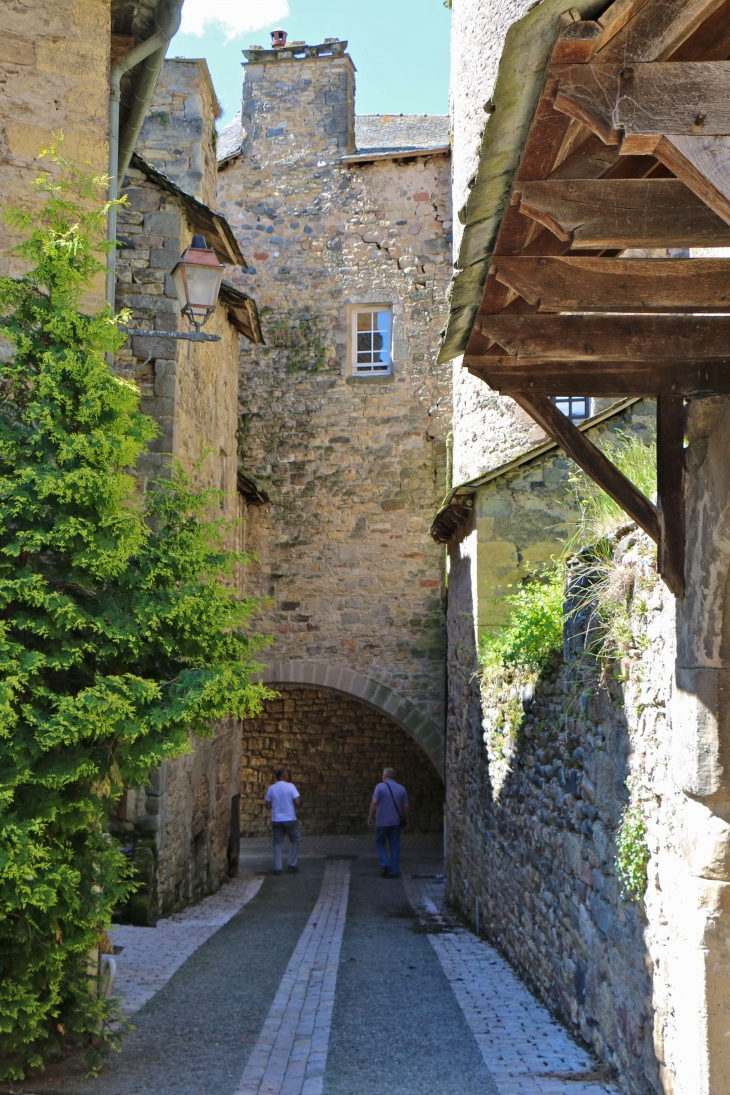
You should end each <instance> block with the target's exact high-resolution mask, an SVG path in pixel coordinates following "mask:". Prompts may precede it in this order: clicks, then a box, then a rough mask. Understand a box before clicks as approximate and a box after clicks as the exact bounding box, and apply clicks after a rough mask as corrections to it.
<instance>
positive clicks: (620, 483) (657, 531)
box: [514, 392, 661, 543]
mask: <svg viewBox="0 0 730 1095" xmlns="http://www.w3.org/2000/svg"><path fill="white" fill-rule="evenodd" d="M514 399H515V402H516V403H519V405H520V406H521V407H522V408H523V409H524V410H526V411H527V413H528V414H529V415H530V416H531V417H532V418H534V420H535V421H536V422H537V423H538V424H539V425H540V426H542V428H543V429H544V430H545V433H546V434H548V436H549V437H552V439H553V440H554V441H555V442H556V443H557V444H558V445H560V447H561V449H563V450H564V451H565V452H566V453H567V454H568V456H569V457H570V458H571V459H572V460H574V461H575V462H576V464H577V465H578V467H579V468H582V469H583V471H584V472H585V473H586V475H589V476H590V478H591V479H594V480H595V481H596V482H597V483H600V485H601V487H602V488H603V489H604V490H605V492H606V494H608V495H610V496H611V498H613V500H614V501H615V502H618V504H619V506H621V507H622V508H623V509H625V510H626V512H627V513H628V514H629V515H630V516H631V517H632V518H633V519H634V521H636V523H637V525H640V526H641V528H643V529H644V532H647V533H648V534H649V536H651V538H652V539H653V540H655V541H656V542H657V543H659V542H660V540H661V518H660V516H659V510H658V509H657V507H656V506H655V505H654V504H653V502H650V501H649V499H648V498H646V497H645V496H644V495H643V494H642V493H641V491H640V490H637V488H636V487H635V486H634V484H633V483H632V482H631V480H630V479H627V478H626V476H625V475H624V474H623V472H620V471H619V470H618V468H617V467H616V465H615V464H612V463H611V461H610V460H609V459H608V458H607V457H606V456H604V455H603V453H602V452H601V451H600V449H597V448H596V446H595V445H593V444H592V443H591V442H590V441H589V440H588V438H587V437H586V436H585V434H584V433H581V431H580V430H579V429H578V427H577V426H575V425H574V424H573V423H572V422H571V421H570V419H569V418H566V416H565V415H564V414H563V413H562V411H559V410H558V408H557V407H556V406H555V404H554V403H553V402H552V400H550V399H548V397H547V396H544V395H532V394H527V393H525V392H521V393H520V394H519V395H515V397H514Z"/></svg>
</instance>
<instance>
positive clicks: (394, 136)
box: [355, 114, 451, 153]
mask: <svg viewBox="0 0 730 1095" xmlns="http://www.w3.org/2000/svg"><path fill="white" fill-rule="evenodd" d="M450 136H451V134H450V119H449V116H448V114H357V115H356V116H355V144H356V145H357V151H358V153H363V152H393V151H395V150H396V149H404V150H405V149H420V148H446V147H447V146H448V145H449V144H450Z"/></svg>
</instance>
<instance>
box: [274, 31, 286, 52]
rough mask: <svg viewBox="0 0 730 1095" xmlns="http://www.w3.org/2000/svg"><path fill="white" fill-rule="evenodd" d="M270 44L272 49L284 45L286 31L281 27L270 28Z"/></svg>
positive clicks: (280, 47)
mask: <svg viewBox="0 0 730 1095" xmlns="http://www.w3.org/2000/svg"><path fill="white" fill-rule="evenodd" d="M271 45H272V46H273V48H274V49H282V48H283V47H284V46H285V45H286V31H285V30H281V28H279V29H277V30H272V32H271Z"/></svg>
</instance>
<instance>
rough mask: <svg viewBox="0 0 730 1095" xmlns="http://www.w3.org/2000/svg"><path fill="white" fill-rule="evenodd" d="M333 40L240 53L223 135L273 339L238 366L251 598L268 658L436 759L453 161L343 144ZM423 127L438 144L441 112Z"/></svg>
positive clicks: (229, 206) (230, 184)
mask: <svg viewBox="0 0 730 1095" xmlns="http://www.w3.org/2000/svg"><path fill="white" fill-rule="evenodd" d="M345 46H346V43H343V42H338V41H336V40H331V41H330V40H328V41H327V42H326V43H324V44H323V45H321V46H319V47H306V48H305V47H304V44H303V43H300V44H298V46H296V47H295V48H293V49H286V50H282V51H278V52H274V51H270V50H260V49H254V48H252V49H251V50H248V51H246V57H247V62H246V64H245V65H244V70H245V78H244V85H243V112H242V116H241V119H240V122H239V121H236V122H235V123H233V128H234V130H235V132H234V131H232V130H230V129H227V130H224V131H223V133H222V134H221V147H222V148H223V149H225V159H224V162H223V163H222V164H221V172H220V176H219V188H218V201H219V208H220V210H221V212H223V213H224V214H225V215H226V216H227V218H228V220H229V222H230V223H231V225H232V227H233V229H234V231H235V232H236V234H237V237H238V240H239V242H240V244H241V247H242V249H243V250H244V252H245V254H246V255H247V256H251V257H252V265H251V268H250V269H249V270H248V271H247V272H246V273H243V274H241V275H240V276H239V277H238V283H239V285H240V286H241V287H242V288H244V289H245V291H246V292H248V293H250V294H251V295H252V296H254V297H255V298H256V300H257V301H258V303H259V307H260V308H261V310H262V313H263V322H264V333H265V336H266V341H267V345H266V346H265V347H261V348H254V347H246V348H244V349H242V353H241V359H240V363H241V372H240V396H239V398H240V408H239V410H240V423H241V425H240V442H239V460H240V462H241V464H242V465H243V466H244V468H245V470H246V472H247V473H249V474H252V475H253V476H254V477H255V478H256V479H257V480H258V481H259V482H260V483H261V484H262V485H263V486H264V487H265V489H266V490H267V492H268V493H269V495H270V498H271V504H270V506H268V507H262V508H261V509H259V510H257V511H256V512H255V513H251V514H249V519H248V525H247V542H246V547H247V549H249V550H253V551H255V552H256V553H257V557H258V560H259V562H258V564H257V565H256V566H255V567H254V569H253V571H252V573H251V576H250V581H249V584H248V588H247V592H251V593H256V594H262V595H265V596H267V597H269V598H270V605H269V607H268V608H267V610H266V611H265V613H264V614H263V617H262V619H261V621H260V628H261V630H264V631H271V632H273V633H274V634H275V636H276V643H275V646H274V649H273V652H272V655H271V656H270V660H271V659H272V658H273V659H275V660H276V663H277V664H283V663H284V662H285V663H286V664H287V665H288V666H290V667H291V666H292V665H294V666H299V667H307V666H312V665H313V666H315V667H318V668H317V672H320V670H321V671H323V669H326V668H328V667H329V668H332V667H335V668H339V667H341V668H342V669H343V670H348V671H354V672H355V673H357V674H358V675H359V678H361V679H363V680H365V681H368V682H371V683H372V682H374V684H375V685H378V686H380V687H382V688H383V689H385V690H386V691H387V693H388V695H390V696H391V701H392V702H391V707H390V709H389V713H390V714H391V717H393V718H394V720H395V721H396V722H399V723H400V724H401V725H406V729H407V730H408V731H409V732H410V733H411V734H412V735H413V736H415V737H416V738H417V739H418V740H419V741H420V742H421V744H422V745H423V746H424V748H426V750H427V752H429V755H430V756H431V758H432V759H433V760H434V763H437V764H439V765H440V761H441V758H442V755H443V753H442V750H443V744H442V742H443V736H442V735H443V730H442V728H443V699H444V675H443V673H444V670H443V666H444V657H443V645H444V638H443V636H444V613H443V594H444V591H443V588H442V556H441V551H440V549H439V548H438V547H437V546H436V545H435V544H433V543H432V542H430V541H429V538H428V535H427V527H428V523H429V514H430V512H431V511H432V509H433V507H434V503H435V502H437V500H439V499H440V497H442V496H443V493H444V489H445V438H446V434H447V432H448V415H449V400H450V383H449V370H448V369H446V368H440V367H438V366H437V365H436V350H437V344H438V336H439V331H440V328H441V326H442V325H443V321H444V318H445V314H446V303H445V292H446V286H447V284H448V277H449V274H450V230H451V204H450V192H449V159H448V150H446V151H444V150H443V147H442V150H441V151H440V152H435V151H434V152H433V153H432V154H430V153H428V151H427V149H426V150H424V148H423V143H422V145H421V149H420V150H418V151H415V152H414V151H411V154H410V155H408V153H407V152H406V151H404V150H403V149H402V148H401V151H400V154H398V152H397V150H394V149H391V150H390V153H391V154H388V155H387V158H386V159H377V158H373V155H370V156H369V157H368V156H367V155H366V154H364V153H363V150H362V149H357V148H356V143H355V132H356V131H355V122H356V119H355V113H354V90H355V83H354V81H355V77H354V66H353V64H352V61H351V60H350V57H349V56H348V55H347V54H346V53H345V52H344V49H345ZM391 121H393V122H395V123H397V122H398V119H397V118H395V119H391ZM432 121H433V129H434V140H433V147H437V146H438V145H439V144H440V145H441V146H443V139H442V138H441V133H442V131H443V122H444V120H443V119H433V120H432ZM421 122H423V119H421ZM241 126H242V128H241ZM421 129H423V126H421ZM437 129H438V131H439V132H438V134H436V130H437ZM437 138H440V139H437ZM421 140H422V138H421ZM401 143H402V144H405V143H407V142H406V141H402V142H401ZM237 149H240V154H237V152H236V150H237ZM231 150H233V151H232V152H231ZM357 153H359V155H358V154H357ZM366 304H369V305H379V306H382V307H386V308H390V309H392V322H393V369H392V373H390V374H389V375H383V376H378V375H373V376H362V375H353V367H352V346H351V334H350V330H351V317H352V311H353V309H354V308H355V307H357V306H358V305H366ZM299 679H302V678H299ZM310 679H311V680H314V677H312V678H310ZM322 679H323V678H322V677H321V673H320V677H318V678H317V679H316V681H315V683H322ZM277 681H278V682H279V683H282V678H281V676H279V677H277V676H273V677H272V682H273V683H274V684H275V683H277ZM345 690H346V689H345ZM373 695H375V693H373ZM374 702H375V701H374ZM376 706H378V704H377V702H376ZM406 711H408V712H409V713H410V715H411V716H412V717H411V721H410V722H409V723H408V724H406V723H405V721H404V713H405V712H406Z"/></svg>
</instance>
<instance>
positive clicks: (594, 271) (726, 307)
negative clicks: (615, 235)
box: [490, 255, 730, 312]
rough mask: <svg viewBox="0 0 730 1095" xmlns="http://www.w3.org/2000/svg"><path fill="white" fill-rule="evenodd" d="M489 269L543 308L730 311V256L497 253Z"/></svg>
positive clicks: (634, 310) (565, 309)
mask: <svg viewBox="0 0 730 1095" xmlns="http://www.w3.org/2000/svg"><path fill="white" fill-rule="evenodd" d="M490 273H492V274H494V276H495V277H496V278H497V280H498V281H501V282H502V284H504V285H508V286H509V287H510V289H514V291H515V292H516V293H519V294H520V296H523V297H524V298H525V300H526V301H528V303H530V304H537V303H538V302H539V304H540V308H541V310H546V311H580V310H583V309H590V310H613V309H615V310H618V311H627V312H646V311H647V310H651V311H660V312H661V311H668V312H686V311H691V312H699V311H723V312H728V311H730V259H692V260H688V259H684V260H683V259H617V258H611V259H606V258H600V257H595V258H594V257H584V256H575V255H562V256H552V257H542V258H539V257H538V256H536V255H529V256H526V255H519V256H501V255H500V256H498V257H497V256H495V257H494V258H493V260H492V266H491V269H490Z"/></svg>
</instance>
